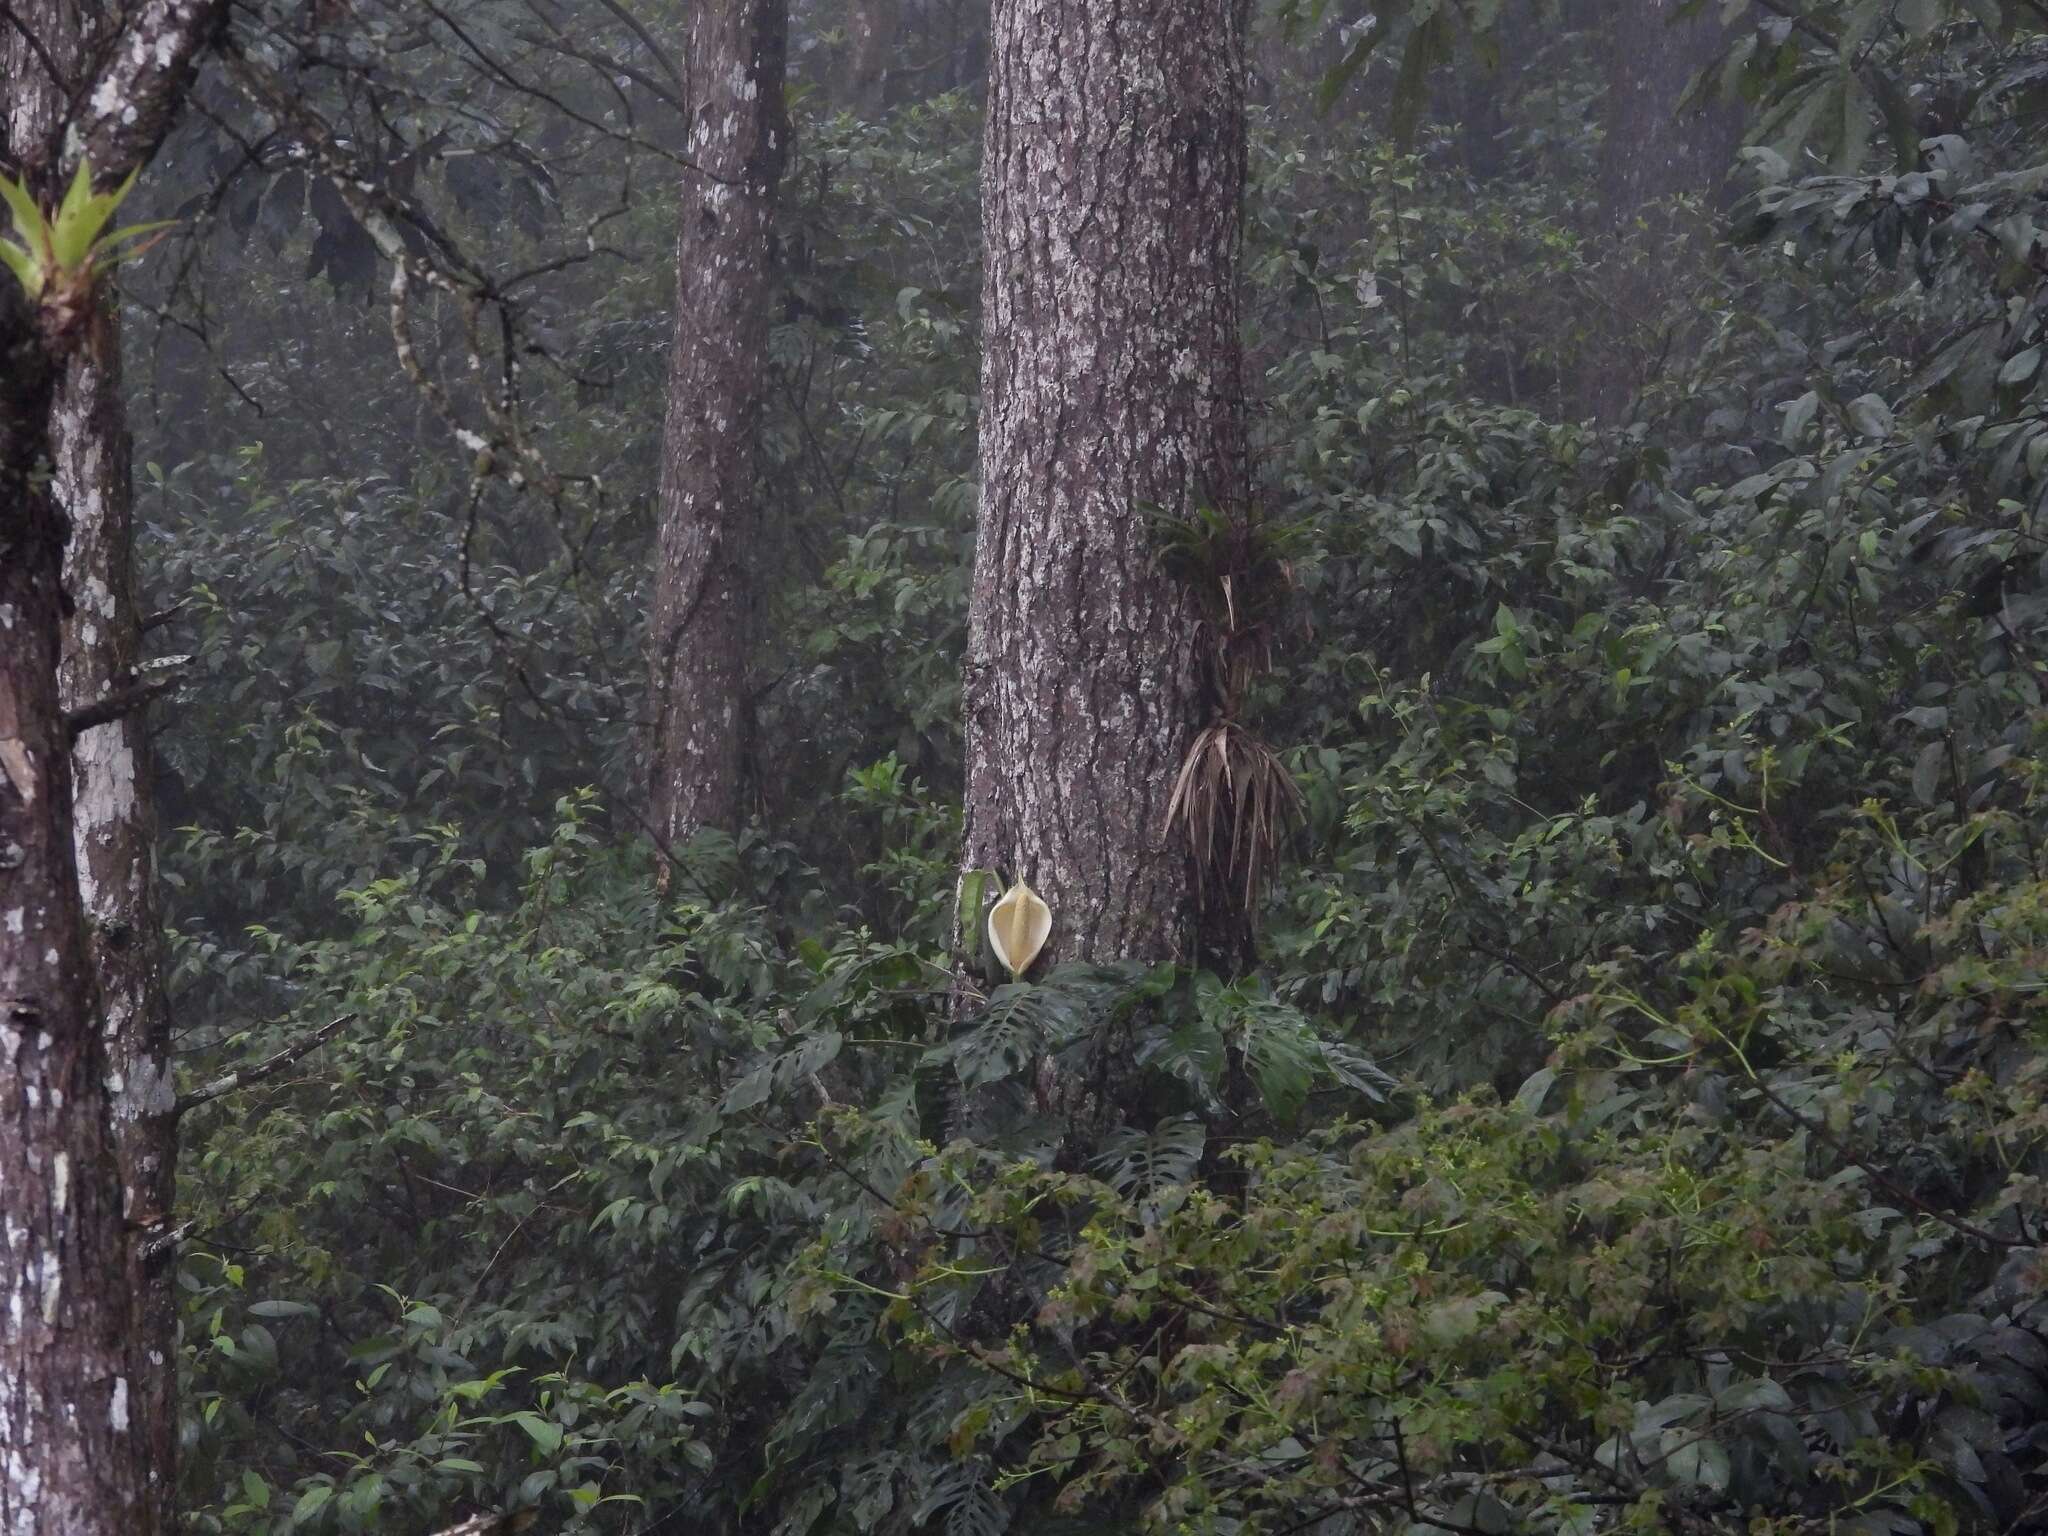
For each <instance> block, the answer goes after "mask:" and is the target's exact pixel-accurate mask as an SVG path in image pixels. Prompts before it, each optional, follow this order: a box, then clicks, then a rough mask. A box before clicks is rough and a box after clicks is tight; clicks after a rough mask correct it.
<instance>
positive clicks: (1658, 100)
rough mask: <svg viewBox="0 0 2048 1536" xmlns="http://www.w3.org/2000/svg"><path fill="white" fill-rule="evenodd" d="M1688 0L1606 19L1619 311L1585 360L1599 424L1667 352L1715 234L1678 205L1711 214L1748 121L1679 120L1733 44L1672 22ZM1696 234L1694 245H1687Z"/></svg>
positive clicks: (1729, 109) (1610, 203) (1709, 114)
mask: <svg viewBox="0 0 2048 1536" xmlns="http://www.w3.org/2000/svg"><path fill="white" fill-rule="evenodd" d="M1680 4H1681V0H1615V5H1614V7H1613V9H1612V10H1611V12H1610V15H1609V19H1608V21H1607V28H1608V39H1609V48H1610V52H1609V54H1608V65H1607V85H1608V89H1607V107H1608V110H1607V122H1606V140H1605V142H1604V144H1603V145H1602V148H1601V153H1600V168H1599V176H1600V219H1601V223H1602V225H1603V226H1604V229H1603V231H1602V232H1603V234H1604V235H1605V237H1606V238H1607V240H1608V242H1609V245H1610V259H1611V260H1613V261H1614V262H1615V264H1616V265H1615V270H1614V272H1613V274H1612V277H1611V280H1610V281H1608V282H1607V283H1605V284H1604V285H1603V286H1604V288H1605V291H1606V294H1607V298H1608V300H1609V302H1610V303H1611V304H1612V306H1613V310H1612V314H1611V316H1610V317H1609V320H1610V329H1611V338H1610V341H1609V344H1608V345H1605V346H1600V345H1597V344H1596V346H1595V347H1594V348H1593V351H1592V353H1591V355H1590V357H1589V360H1588V368H1587V373H1586V379H1585V392H1586V395H1587V402H1588V404H1589V405H1590V406H1591V407H1592V410H1593V414H1594V416H1595V417H1596V418H1597V419H1598V420H1600V421H1602V422H1615V421H1619V420H1621V419H1622V418H1623V417H1624V416H1625V415H1626V414H1627V412H1628V408H1629V405H1630V403H1631V401H1632V400H1633V399H1634V397H1635V394H1636V392H1637V390H1639V389H1640V388H1641V387H1642V385H1643V384H1644V383H1645V382H1647V380H1648V379H1649V378H1650V377H1652V376H1653V375H1654V373H1655V370H1656V367H1657V364H1658V362H1659V359H1660V357H1661V355H1662V354H1663V353H1664V351H1665V350H1667V348H1668V347H1669V345H1670V344H1671V341H1672V338H1670V337H1669V336H1668V335H1667V334H1666V327H1665V325H1664V321H1665V318H1666V312H1667V310H1668V309H1669V307H1670V302H1671V300H1672V299H1673V298H1676V297H1681V296H1683V295H1684V294H1685V293H1686V292H1688V291H1690V289H1691V286H1692V280H1693V279H1694V278H1696V276H1697V274H1698V271H1699V269H1700V262H1699V260H1698V259H1697V257H1698V255H1699V252H1700V250H1701V249H1702V248H1703V244H1704V242H1705V240H1706V239H1707V237H1708V236H1709V233H1710V226H1709V223H1708V221H1707V220H1705V219H1700V218H1693V219H1687V218H1684V217H1681V216H1680V213H1679V211H1678V210H1677V208H1676V206H1675V204H1676V201H1677V200H1678V199H1680V198H1685V197H1692V198H1695V199H1698V200H1699V202H1700V204H1701V205H1702V206H1703V209H1704V210H1705V211H1706V212H1707V213H1709V214H1711V212H1712V211H1713V210H1714V209H1715V208H1716V207H1717V206H1718V204H1719V202H1720V194H1721V191H1722V188H1723V186H1724V184H1725V183H1726V181H1727V178H1728V174H1729V172H1730V170H1731V169H1732V168H1733V162H1734V159H1735V151H1736V149H1737V147H1738V146H1739V145H1740V144H1741V142H1742V113H1741V110H1740V108H1739V107H1737V106H1736V105H1735V104H1734V103H1732V102H1727V101H1718V100H1717V101H1715V102H1714V103H1713V104H1711V105H1710V106H1708V107H1707V108H1706V109H1705V110H1704V111H1699V112H1685V113H1683V114H1681V113H1680V111H1679V103H1680V101H1681V100H1682V99H1683V97H1684V95H1685V88H1686V86H1687V85H1689V84H1690V83H1691V81H1692V78H1693V76H1694V75H1695V74H1697V73H1698V72H1699V70H1700V69H1701V68H1703V67H1704V66H1705V65H1706V64H1708V63H1709V62H1711V61H1712V59H1713V58H1714V56H1715V55H1716V54H1717V53H1719V52H1720V50H1721V49H1722V47H1723V46H1724V44H1725V42H1726V33H1725V32H1724V31H1723V29H1722V26H1721V23H1720V20H1719V18H1718V15H1717V14H1715V13H1712V12H1711V11H1710V12H1709V13H1706V14H1702V15H1699V16H1696V17H1692V18H1689V19H1688V20H1686V21H1683V22H1678V23H1676V24H1674V23H1673V21H1672V17H1673V15H1674V14H1675V13H1676V12H1677V11H1678V9H1679V6H1680ZM1689 237H1690V238H1689Z"/></svg>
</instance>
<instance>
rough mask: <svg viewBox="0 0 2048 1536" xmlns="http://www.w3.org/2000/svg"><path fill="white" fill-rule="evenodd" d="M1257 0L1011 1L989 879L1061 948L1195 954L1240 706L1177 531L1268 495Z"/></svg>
mask: <svg viewBox="0 0 2048 1536" xmlns="http://www.w3.org/2000/svg"><path fill="white" fill-rule="evenodd" d="M1244 34H1245V7H1244V5H1243V4H1242V0H997V3H996V5H995V7H994V11H993V14H992V17H991V21H990V36H989V112H988V130H987V151H986V157H985V159H984V162H983V169H982V202H983V214H982V229H983V236H984V242H985V246H986V260H987V271H986V277H985V290H984V305H983V328H984V342H983V364H982V425H981V455H982V499H981V520H980V532H979V536H978V544H977V548H976V554H975V568H974V587H973V596H972V605H971V617H970V632H969V640H968V659H967V678H966V686H967V753H968V777H967V807H966V810H967V825H966V847H965V853H964V858H965V864H966V867H968V868H969V869H977V868H983V869H993V870H996V871H999V872H1000V873H1001V874H1002V875H1003V876H1004V877H1005V878H1006V879H1010V880H1015V879H1017V878H1020V877H1021V878H1024V879H1028V880H1029V881H1030V882H1031V884H1032V885H1033V887H1034V888H1036V889H1037V890H1038V892H1039V893H1040V894H1041V895H1042V896H1044V897H1045V899H1046V901H1047V902H1048V903H1049V905H1050V906H1051V908H1052V914H1053V929H1052V936H1051V939H1050V942H1049V943H1048V946H1047V951H1046V954H1047V961H1046V963H1051V962H1055V961H1067V960H1112V959H1125V958H1130V959H1139V960H1146V961H1161V960H1167V959H1176V958H1177V959H1187V958H1191V954H1192V950H1191V945H1192V941H1193V936H1194V934H1195V931H1196V926H1197V918H1198V913H1197V911H1196V897H1195V889H1194V881H1193V869H1192V866H1191V863H1190V861H1189V858H1188V855H1187V853H1186V851H1185V846H1184V843H1183V840H1182V838H1181V836H1180V834H1179V833H1178V832H1173V833H1169V831H1168V829H1167V826H1166V819H1167V810H1168V804H1169V801H1170V799H1171V795H1172V790H1173V784H1174V779H1175V777H1176V775H1177V773H1178V772H1179V769H1180V766H1181V762H1182V759H1183V755H1184V754H1185V752H1186V750H1187V747H1188V745H1189V743H1190V741H1191V739H1192V737H1193V735H1194V733H1195V732H1196V731H1197V730H1198V729H1200V727H1201V726H1203V725H1204V724H1205V723H1207V716H1208V713H1209V711H1210V709H1211V707H1212V704H1213V700H1212V699H1211V698H1210V696H1209V695H1210V684H1209V678H1208V673H1207V667H1206V665H1205V659H1204V657H1205V653H1204V649H1203V647H1204V640H1203V636H1202V630H1201V609H1200V606H1199V600H1198V597H1197V594H1195V593H1192V592H1190V591H1188V590H1187V589H1186V588H1185V587H1184V586H1183V585H1182V584H1181V583H1179V582H1178V581H1176V580H1175V579H1173V578H1172V577H1170V576H1169V575H1168V574H1167V573H1166V572H1165V570H1164V569H1163V568H1162V566H1161V563H1160V559H1159V551H1160V546H1161V530H1160V521H1161V520H1162V519H1186V518H1188V517H1190V515H1191V514H1192V513H1193V512H1194V511H1195V509H1196V508H1198V507H1201V506H1208V507H1213V508H1216V509H1218V510H1220V511H1223V512H1225V513H1227V514H1229V515H1231V516H1233V517H1235V516H1238V515H1241V514H1242V513H1243V511H1244V508H1245V505H1246V502H1247V497H1248V487H1247V480H1248V469H1247V459H1246V444H1245V416H1244V365H1243V354H1242V348H1241V343H1240V339H1239V296H1238V267H1239V256H1240V249H1241V243H1242V241H1241V229H1240V222H1241V209H1242V204H1243V197H1244V178H1245V138H1244V133H1245V125H1244V90H1245V61H1244V45H1245V36H1244Z"/></svg>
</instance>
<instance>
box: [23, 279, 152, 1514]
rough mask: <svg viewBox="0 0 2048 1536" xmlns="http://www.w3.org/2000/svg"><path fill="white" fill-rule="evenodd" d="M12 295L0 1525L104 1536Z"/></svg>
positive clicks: (44, 588) (60, 898)
mask: <svg viewBox="0 0 2048 1536" xmlns="http://www.w3.org/2000/svg"><path fill="white" fill-rule="evenodd" d="M9 282H10V283H11V279H9ZM18 295H19V291H18V290H16V292H14V293H10V294H8V295H6V296H5V297H4V298H0V1292H4V1293H5V1294H4V1296H0V1531H6V1532H7V1533H8V1536H41V1533H49V1536H83V1533H100V1532H104V1533H106V1536H113V1533H115V1532H126V1531H148V1530H150V1529H151V1528H152V1527H151V1526H150V1525H149V1523H148V1520H147V1516H146V1503H145V1500H144V1497H143V1488H144V1484H145V1481H146V1475H145V1472H144V1466H143V1459H142V1457H141V1455H140V1454H139V1452H140V1444H139V1441H138V1438H137V1436H136V1433H135V1414H136V1412H137V1411H138V1408H139V1403H138V1399H137V1395H136V1386H135V1382H134V1380H133V1376H132V1365H131V1360H130V1355H129V1331H130V1327H131V1318H132V1313H131V1308H130V1304H129V1294H128V1285H127V1274H128V1243H127V1236H126V1233H125V1232H124V1230H123V1227H122V1221H121V1206H120V1201H121V1180H120V1175H119V1170H118V1168H117V1166H116V1162H115V1156H114V1144H113V1137H112V1134H111V1121H110V1117H109V1111H108V1093H107V1083H106V1057H105V1051H104V1047H103V1042H102V1041H101V1038H100V1031H99V1010H98V1007H97V1003H96V1000H95V997H94V992H93V979H92V964H91V958H90V956H89V955H88V953H87V949H86V942H85V924H84V921H83V914H82V912H81V910H80V907H79V897H78V877H77V867H76V863H75V859H76V855H75V853H74V850H73V846H72V835H71V751H70V745H69V743H68V741H67V740H66V736H65V729H64V719H63V712H62V710H61V708H60V707H59V704H58V699H57V656H58V636H59V634H60V631H61V627H62V622H63V566H64V526H63V520H62V517H61V516H60V514H59V512H58V510H57V508H56V505H55V504H54V502H53V501H52V499H51V497H50V495H49V493H48V489H47V483H46V480H47V475H48V472H49V468H50V440H49V430H48V421H49V412H50V400H51V395H52V393H53V391H54V390H55V387H56V383H57V379H56V372H57V370H56V368H55V367H54V366H53V364H52V362H51V360H50V358H49V357H48V356H47V354H46V353H45V351H44V349H43V347H42V345H41V344H40V341H39V340H38V338H37V335H36V331H35V328H34V326H33V325H32V324H30V323H27V322H26V321H25V319H24V308H25V306H24V305H23V304H22V303H21V302H20V301H19V296H18Z"/></svg>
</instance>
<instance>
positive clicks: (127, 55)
mask: <svg viewBox="0 0 2048 1536" xmlns="http://www.w3.org/2000/svg"><path fill="white" fill-rule="evenodd" d="M227 11H228V8H227V3H226V0H142V3H141V4H139V5H137V6H135V7H134V9H133V10H132V11H131V12H130V13H129V16H128V20H127V24H126V25H125V26H124V27H123V28H122V29H121V33H120V36H119V37H118V38H117V39H116V40H115V42H114V45H113V47H112V49H111V50H110V54H109V57H108V59H107V62H106V64H105V66H104V67H102V68H101V70H100V72H99V74H98V76H97V77H96V78H95V79H94V80H93V82H92V86H91V89H90V90H89V91H87V92H86V97H85V101H84V103H83V105H82V107H81V109H80V115H79V117H78V119H77V121H76V123H75V125H74V131H75V133H76V135H77V138H78V140H79V141H80V142H82V143H83V145H84V146H85V153H86V157H87V159H89V160H90V161H91V162H92V168H93V175H94V176H95V177H96V178H98V179H99V180H100V181H101V182H102V183H109V182H117V181H119V180H120V179H121V178H122V177H124V176H126V175H127V174H128V173H129V172H130V171H132V170H134V169H135V168H136V167H137V166H139V165H141V164H143V163H144V162H145V161H147V160H148V159H149V157H150V156H151V155H152V154H154V153H155V152H156V147H157V145H158V144H159V143H161V142H162V141H163V136H164V134H165V133H166V132H167V131H169V129H170V126H171V119H172V118H173V117H175V116H176V115H177V111H178V108H179V107H180V106H182V105H183V104H184V98H185V95H186V87H187V86H188V85H189V84H190V83H191V79H192V71H193V68H194V66H195V65H196V64H197V62H198V58H199V55H200V53H201V52H202V51H203V50H204V49H205V48H206V47H208V46H209V45H210V44H211V43H212V42H213V41H214V40H215V39H216V38H217V37H218V35H219V34H220V31H221V28H222V25H223V23H224V22H225V21H226V19H227Z"/></svg>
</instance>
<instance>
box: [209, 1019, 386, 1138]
mask: <svg viewBox="0 0 2048 1536" xmlns="http://www.w3.org/2000/svg"><path fill="white" fill-rule="evenodd" d="M355 1017H356V1016H355V1015H354V1014H352V1013H344V1014H343V1015H342V1016H341V1017H340V1018H338V1019H329V1020H328V1021H327V1022H326V1023H325V1024H322V1025H321V1026H320V1027H319V1028H318V1029H316V1030H314V1031H313V1033H311V1034H310V1035H308V1036H306V1037H305V1038H304V1039H303V1040H295V1041H293V1042H292V1043H291V1044H290V1045H288V1046H286V1047H285V1048H284V1049H283V1050H281V1051H279V1052H278V1053H277V1054H276V1055H274V1056H266V1057H265V1058H264V1059H263V1060H261V1061H259V1062H257V1063H256V1064H255V1065H254V1066H250V1067H244V1068H242V1070H241V1071H239V1072H230V1073H228V1075H227V1076H226V1077H217V1078H215V1079H214V1080H213V1081H212V1082H210V1083H208V1084H207V1085H206V1086H205V1087H203V1088H195V1089H193V1090H192V1092H190V1093H187V1094H182V1095H180V1096H179V1099H178V1110H177V1112H178V1113H179V1114H181V1115H182V1114H184V1113H185V1112H186V1111H188V1110H193V1109H197V1108H198V1107H199V1106H200V1105H202V1104H205V1103H209V1102H211V1101H212V1100H214V1099H218V1098H221V1097H223V1096H225V1095H227V1094H230V1093H233V1092H235V1091H236V1090H237V1089H240V1088H247V1087H248V1086H249V1085H250V1084H251V1083H260V1082H262V1081H263V1079H264V1078H266V1077H274V1076H275V1075H276V1074H277V1073H279V1072H282V1071H283V1070H284V1069H285V1068H286V1067H288V1066H290V1065H291V1064H292V1063H293V1062H295V1061H297V1060H298V1059H299V1058H300V1057H301V1056H304V1055H306V1054H307V1053H308V1052H310V1051H313V1050H315V1049H317V1048H318V1047H320V1046H323V1045H325V1044H326V1043H327V1042H328V1041H330V1040H332V1039H333V1038H334V1037H335V1036H336V1035H338V1034H340V1033H341V1031H342V1028H343V1026H344V1025H347V1024H350V1023H353V1022H354V1020H355Z"/></svg>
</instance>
